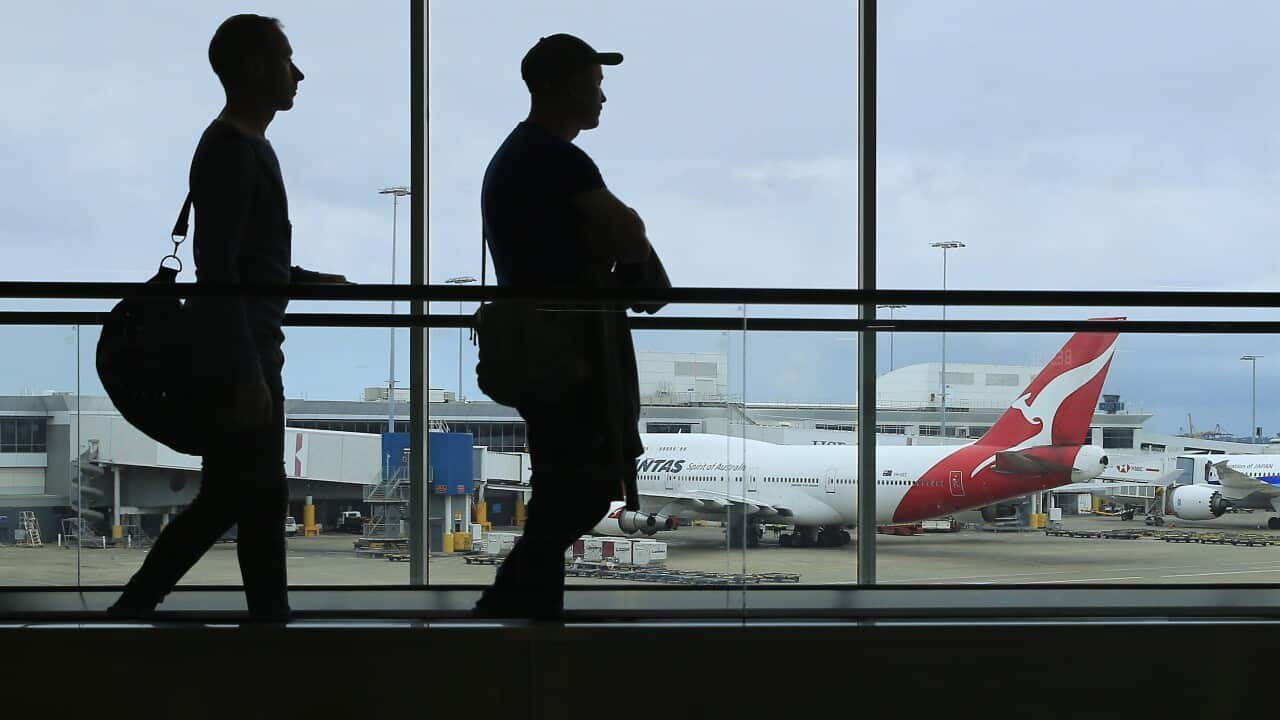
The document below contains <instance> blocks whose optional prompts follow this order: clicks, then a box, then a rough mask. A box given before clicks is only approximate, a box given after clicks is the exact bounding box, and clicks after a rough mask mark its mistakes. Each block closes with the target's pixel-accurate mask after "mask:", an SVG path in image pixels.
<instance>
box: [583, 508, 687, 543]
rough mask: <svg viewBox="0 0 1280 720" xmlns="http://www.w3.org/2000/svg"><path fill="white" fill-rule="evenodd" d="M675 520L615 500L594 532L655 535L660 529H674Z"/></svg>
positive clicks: (619, 534) (618, 534) (601, 533)
mask: <svg viewBox="0 0 1280 720" xmlns="http://www.w3.org/2000/svg"><path fill="white" fill-rule="evenodd" d="M675 526H676V523H675V520H673V519H672V518H670V517H668V516H666V515H661V514H658V513H642V512H636V511H635V510H628V509H626V504H625V503H621V502H614V503H613V505H612V506H611V507H610V508H609V514H608V515H606V516H605V517H604V518H603V519H602V520H600V522H598V523H596V526H595V527H594V528H592V532H594V533H596V534H598V535H614V536H625V535H634V534H636V533H643V534H645V535H653V534H654V533H656V532H658V531H659V530H674V529H675Z"/></svg>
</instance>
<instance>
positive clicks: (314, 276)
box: [289, 265, 355, 285]
mask: <svg viewBox="0 0 1280 720" xmlns="http://www.w3.org/2000/svg"><path fill="white" fill-rule="evenodd" d="M289 281H290V282H293V283H331V284H337V285H355V283H353V282H351V281H350V280H348V279H347V276H345V275H338V274H334V273H322V272H316V271H315V270H307V269H306V268H302V267H298V266H297V265H294V266H293V267H291V268H289Z"/></svg>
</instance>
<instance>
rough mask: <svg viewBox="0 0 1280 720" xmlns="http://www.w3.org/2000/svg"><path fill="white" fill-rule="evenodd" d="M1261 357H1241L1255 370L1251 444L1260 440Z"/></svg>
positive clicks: (1251, 413)
mask: <svg viewBox="0 0 1280 720" xmlns="http://www.w3.org/2000/svg"><path fill="white" fill-rule="evenodd" d="M1261 357H1262V356H1261V355H1241V356H1240V359H1241V360H1248V361H1249V365H1250V366H1251V367H1252V369H1253V393H1252V395H1253V403H1252V405H1251V409H1250V411H1249V442H1250V443H1254V442H1257V440H1258V359H1259V358H1261Z"/></svg>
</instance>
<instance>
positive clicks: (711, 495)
mask: <svg viewBox="0 0 1280 720" xmlns="http://www.w3.org/2000/svg"><path fill="white" fill-rule="evenodd" d="M644 496H645V497H646V498H650V499H658V500H666V501H667V504H668V505H669V506H679V507H686V508H688V509H690V510H693V511H696V512H702V513H716V512H724V511H726V510H728V509H729V508H730V507H734V506H738V507H743V508H745V509H746V511H747V513H748V514H751V515H764V516H767V517H791V516H792V515H794V514H795V513H793V512H792V511H791V509H790V508H786V507H783V506H781V505H772V504H770V503H763V502H757V501H755V500H754V499H752V498H743V497H742V496H740V495H730V494H729V493H720V492H714V491H711V490H697V491H694V492H678V491H674V490H667V491H663V492H646V493H644Z"/></svg>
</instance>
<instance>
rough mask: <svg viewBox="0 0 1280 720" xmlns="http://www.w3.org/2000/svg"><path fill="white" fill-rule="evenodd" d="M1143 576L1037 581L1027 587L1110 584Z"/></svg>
mask: <svg viewBox="0 0 1280 720" xmlns="http://www.w3.org/2000/svg"><path fill="white" fill-rule="evenodd" d="M1144 577H1146V576H1145V575H1126V576H1124V577H1100V578H1076V579H1073V580H1037V581H1036V582H1030V583H1027V584H1028V585H1048V584H1050V583H1080V582H1111V581H1113V580H1141V579H1142V578H1144Z"/></svg>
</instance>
